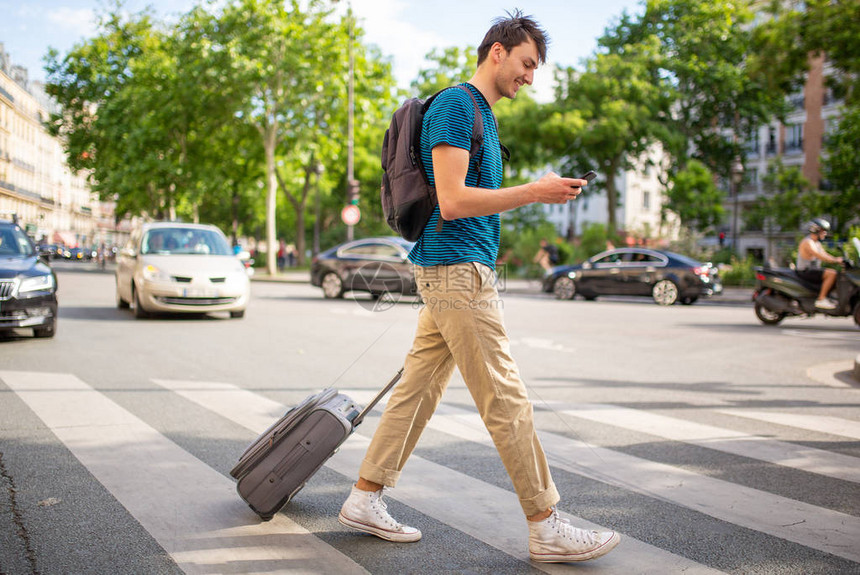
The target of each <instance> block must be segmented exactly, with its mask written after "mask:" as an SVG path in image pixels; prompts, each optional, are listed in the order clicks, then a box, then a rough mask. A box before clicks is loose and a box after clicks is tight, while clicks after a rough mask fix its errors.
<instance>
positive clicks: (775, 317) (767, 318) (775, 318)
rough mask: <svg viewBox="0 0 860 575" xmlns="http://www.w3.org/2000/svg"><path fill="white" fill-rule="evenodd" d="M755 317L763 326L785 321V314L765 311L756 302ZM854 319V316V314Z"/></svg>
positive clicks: (764, 308) (765, 309)
mask: <svg viewBox="0 0 860 575" xmlns="http://www.w3.org/2000/svg"><path fill="white" fill-rule="evenodd" d="M858 309H860V308H858ZM755 315H756V317H757V318H758V319H759V321H760V322H762V323H763V324H764V325H776V324H778V323H779V322H781V321H782V320H783V319H785V314H784V313H781V312H778V311H773V310H770V309H767V308H766V307H764V306H763V305H762V304H760V303H758V302H756V304H755ZM855 319H856V314H855Z"/></svg>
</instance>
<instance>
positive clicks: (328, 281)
mask: <svg viewBox="0 0 860 575" xmlns="http://www.w3.org/2000/svg"><path fill="white" fill-rule="evenodd" d="M320 285H321V286H322V290H323V295H324V296H325V297H326V298H327V299H336V298H339V297H343V280H342V279H340V276H339V275H337V274H336V273H334V272H329V273H327V274H326V275H325V276H323V279H322V283H321V284H320Z"/></svg>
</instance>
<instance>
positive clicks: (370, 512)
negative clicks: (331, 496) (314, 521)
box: [337, 485, 421, 543]
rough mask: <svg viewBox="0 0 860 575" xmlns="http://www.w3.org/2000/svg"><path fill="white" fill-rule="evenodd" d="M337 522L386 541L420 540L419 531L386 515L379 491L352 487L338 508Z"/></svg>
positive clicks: (380, 491) (386, 511) (385, 508)
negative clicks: (341, 505)
mask: <svg viewBox="0 0 860 575" xmlns="http://www.w3.org/2000/svg"><path fill="white" fill-rule="evenodd" d="M337 520H338V521H340V522H341V523H342V524H344V525H346V526H347V527H352V528H353V529H358V530H359V531H364V532H365V533H370V534H371V535H376V536H377V537H381V538H382V539H386V540H388V541H395V542H397V543H411V542H413V541H418V540H419V539H421V531H419V530H418V529H415V528H414V527H409V526H408V525H403V524H401V523H398V522H397V521H395V520H394V518H393V517H391V515H389V514H388V510H387V505H386V504H385V501H383V500H382V489H380V490H379V491H362V490H361V489H359V488H358V487H356V486H354V485H353V486H352V492H351V493H350V494H349V497H348V498H347V500H346V501H345V502H344V504H343V507H341V508H340V514H338V516H337Z"/></svg>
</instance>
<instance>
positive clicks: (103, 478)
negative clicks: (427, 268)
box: [0, 263, 860, 575]
mask: <svg viewBox="0 0 860 575" xmlns="http://www.w3.org/2000/svg"><path fill="white" fill-rule="evenodd" d="M57 268H58V270H59V272H58V273H59V284H60V292H59V293H60V321H59V326H58V331H57V335H56V337H55V338H54V339H52V340H35V339H32V338H31V337H30V336H29V333H28V332H27V331H26V330H21V331H20V332H15V333H12V334H5V335H4V336H0V414H2V415H0V573H2V574H3V575H18V574H34V573H38V574H41V575H46V574H55V573H56V574H60V573H62V574H68V573H87V574H90V573H93V574H96V573H98V574H102V573H103V574H111V575H114V574H118V573H121V574H125V573H141V574H167V573H367V572H369V573H374V574H401V573H469V574H472V573H487V574H490V573H492V574H498V573H511V574H514V573H531V572H540V571H545V572H550V573H557V572H558V573H561V572H578V573H579V572H587V573H621V574H629V573H655V574H657V573H659V574H666V573H680V572H684V573H717V572H724V573H737V574H741V573H744V574H747V573H779V574H789V573H792V574H793V573H797V574H801V573H802V574H815V573H820V574H833V573H860V488H858V484H860V385H858V384H857V383H856V382H855V381H854V380H853V379H852V378H851V373H850V372H851V370H852V368H853V361H854V358H855V357H856V355H857V353H858V351H860V330H858V329H857V327H856V326H854V324H853V323H852V322H851V321H850V320H848V319H842V320H825V319H820V318H816V319H812V320H797V321H793V322H792V321H786V322H785V323H784V324H783V325H781V326H779V327H777V328H767V327H764V326H761V325H759V324H758V322H757V320H756V319H755V316H754V315H753V311H752V308H751V306H750V305H749V304H748V303H742V302H737V303H731V304H723V305H700V304H696V305H692V306H672V307H669V308H664V307H659V306H656V305H654V304H653V303H650V302H649V301H647V300H644V299H643V300H617V299H616V300H603V301H601V300H598V301H595V302H585V301H581V300H577V301H573V302H561V301H556V300H553V299H551V298H547V297H542V296H540V295H539V294H537V293H524V292H521V291H520V290H511V292H510V293H507V294H505V295H504V297H503V306H504V313H505V317H506V323H507V325H508V330H509V333H510V336H511V340H512V341H511V344H512V349H513V353H514V355H515V357H516V358H517V361H518V363H519V366H520V369H521V373H522V376H523V378H524V380H525V381H526V382H527V384H528V385H529V390H530V395H531V397H532V399H533V402H534V405H535V409H536V418H537V423H538V427H539V431H540V435H541V440H542V442H543V443H544V448H545V450H546V451H547V453H548V456H549V458H550V462H551V465H552V469H553V476H554V480H555V482H556V484H557V485H558V487H559V490H560V492H561V493H562V497H563V500H562V502H561V503H560V504H559V508H560V510H561V511H562V512H563V513H564V514H566V516H567V517H569V518H571V521H572V522H573V523H575V524H578V525H583V526H585V525H594V526H601V527H606V528H612V529H616V530H618V531H619V532H620V533H621V535H622V543H621V544H620V545H619V547H618V548H617V549H616V550H615V551H613V552H612V553H611V554H610V555H608V556H606V557H604V558H602V559H599V560H597V561H594V562H590V563H587V564H582V565H578V566H569V565H556V566H552V565H550V566H541V565H537V564H533V563H530V562H529V561H528V553H527V547H526V541H527V540H526V537H527V531H526V528H525V523H524V520H523V519H522V517H521V514H520V511H519V507H518V504H517V502H516V497H515V495H514V494H513V491H512V489H511V485H510V481H509V480H508V478H507V476H506V474H505V471H504V469H503V468H502V466H501V463H500V462H499V460H498V456H497V455H496V452H495V450H494V448H493V447H492V445H491V444H490V443H489V438H488V437H487V436H486V433H485V432H484V431H483V428H482V426H481V424H480V421H478V420H477V416H476V411H475V408H474V406H473V404H472V402H471V399H470V396H469V394H468V392H467V390H466V388H465V386H464V385H463V382H462V380H461V379H460V378H459V376H457V375H455V377H454V379H453V380H452V383H451V386H450V388H449V389H448V391H447V392H446V395H445V397H444V398H443V403H442V405H441V406H440V409H439V411H438V412H437V414H436V416H434V419H433V420H432V422H431V425H430V428H428V429H427V431H426V432H425V433H424V435H423V436H422V439H421V442H420V443H419V445H418V448H417V450H416V451H415V454H414V456H413V457H412V458H411V459H410V461H409V463H408V464H407V466H406V469H405V471H404V475H403V479H402V480H401V482H400V484H399V485H398V487H397V488H395V489H393V490H391V491H390V492H389V494H388V495H387V499H388V501H389V502H390V507H389V508H390V510H391V511H392V513H393V515H394V516H395V517H397V518H400V519H401V520H403V521H404V522H406V523H408V524H410V525H415V526H418V527H420V528H421V529H422V531H423V533H424V538H423V539H422V540H421V542H419V543H415V544H392V543H387V542H384V541H381V540H378V539H376V538H373V537H369V536H364V535H361V534H357V533H355V532H351V531H348V530H347V529H346V528H344V527H342V526H341V525H340V524H339V523H338V522H337V520H336V515H337V511H338V509H339V507H340V504H341V503H342V501H343V499H344V498H345V496H346V494H347V493H348V491H349V487H350V484H351V482H352V481H354V478H355V474H356V470H357V468H358V465H359V462H360V460H361V457H362V455H363V450H364V448H365V447H366V445H367V441H368V439H369V437H370V436H371V435H372V433H373V429H374V427H375V425H376V423H377V421H378V414H379V411H376V412H375V413H374V415H373V416H371V417H369V418H368V419H367V421H366V422H365V423H364V424H363V425H362V426H361V427H360V428H359V429H358V431H357V432H356V434H354V435H353V436H352V437H351V438H350V439H349V440H348V441H347V442H346V443H345V444H344V446H343V447H342V449H341V450H340V452H338V453H337V454H336V455H335V456H334V457H333V458H332V459H331V460H329V462H328V463H327V464H326V466H325V467H324V468H323V469H321V470H320V471H319V473H318V474H317V475H316V476H314V478H313V479H312V480H311V481H310V482H309V483H308V484H307V485H306V487H305V488H304V489H303V490H302V491H301V492H300V493H299V495H298V496H297V497H296V498H295V499H294V500H293V501H292V502H291V503H290V504H289V505H288V506H287V507H286V508H285V509H284V510H283V511H282V512H281V513H280V514H278V516H277V517H276V519H274V520H273V521H271V522H268V523H261V522H260V521H259V520H258V519H257V518H256V516H255V515H254V514H253V513H251V512H250V510H249V509H248V508H247V506H245V505H244V503H243V502H242V501H241V500H240V499H239V498H238V496H237V495H236V493H235V487H234V483H233V481H232V479H231V478H230V477H229V470H230V469H231V468H232V466H233V465H234V464H235V462H236V460H237V459H238V457H239V455H240V454H241V452H242V451H243V450H244V449H245V447H246V446H247V445H248V444H249V443H250V442H251V440H253V438H254V437H255V436H256V434H257V433H259V432H260V431H262V429H264V428H265V427H267V426H268V424H270V423H271V422H272V421H274V419H275V418H276V417H277V415H278V413H280V412H282V411H283V410H285V409H286V408H287V406H290V405H295V404H296V403H298V402H299V401H301V400H302V399H303V398H304V397H305V396H307V395H308V394H310V393H313V392H315V391H318V390H319V389H322V388H324V387H326V386H329V385H334V386H336V387H338V388H339V389H341V390H342V391H345V392H347V393H349V394H350V395H352V396H353V397H355V398H356V399H357V400H358V401H360V402H365V401H367V400H368V399H369V398H370V397H371V396H372V394H373V393H374V391H375V390H377V389H379V388H380V387H381V386H382V385H383V384H384V383H385V382H386V381H387V380H388V379H389V378H390V377H391V376H392V375H393V373H394V372H395V371H396V370H397V368H398V367H399V366H400V365H401V363H402V360H403V357H404V356H405V354H406V352H407V351H408V348H409V346H410V344H411V338H412V335H413V333H414V327H415V314H416V303H415V302H414V301H413V300H409V299H406V300H403V301H400V302H398V303H396V304H394V305H384V306H382V307H381V309H380V308H378V307H377V308H376V310H374V303H373V302H371V301H369V300H365V299H362V298H359V299H358V300H357V301H356V300H352V299H345V300H341V301H329V300H324V299H323V298H322V296H321V293H320V291H319V290H318V289H315V288H312V287H310V286H307V285H303V284H296V283H274V282H272V283H270V282H255V283H254V284H253V287H252V291H253V293H252V302H251V305H250V307H249V310H248V313H247V315H246V317H245V318H244V319H238V320H234V319H229V318H227V316H226V314H224V315H217V314H216V315H212V316H196V317H176V316H173V317H170V316H168V317H157V318H152V319H146V320H135V319H134V318H133V316H132V314H131V313H130V312H129V311H127V310H118V309H116V307H115V304H114V292H113V277H112V275H111V274H110V273H106V272H100V271H98V270H97V269H96V268H95V266H94V265H92V264H89V263H84V264H65V263H61V264H58V266H57Z"/></svg>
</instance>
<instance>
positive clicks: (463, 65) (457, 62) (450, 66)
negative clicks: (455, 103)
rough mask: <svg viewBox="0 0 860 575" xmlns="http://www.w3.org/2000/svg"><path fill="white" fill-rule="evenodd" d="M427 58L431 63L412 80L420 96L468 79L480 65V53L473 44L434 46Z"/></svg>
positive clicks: (413, 87) (417, 95) (423, 96)
mask: <svg viewBox="0 0 860 575" xmlns="http://www.w3.org/2000/svg"><path fill="white" fill-rule="evenodd" d="M425 59H426V60H427V61H428V62H430V65H429V66H427V67H425V68H422V69H421V70H420V71H419V72H418V77H417V78H416V79H415V80H413V81H412V92H413V94H414V95H415V96H416V97H419V98H426V97H429V96H432V95H433V94H435V93H436V92H438V91H439V90H442V89H443V88H447V87H448V86H454V85H456V84H461V83H463V82H466V81H468V80H469V78H471V77H472V74H474V73H475V69H476V68H477V67H478V55H477V52H476V50H475V48H474V47H472V46H467V47H465V48H458V47H455V46H452V47H449V48H444V49H437V48H434V49H433V50H432V51H431V52H430V53H429V54H427V55H426V56H425Z"/></svg>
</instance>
